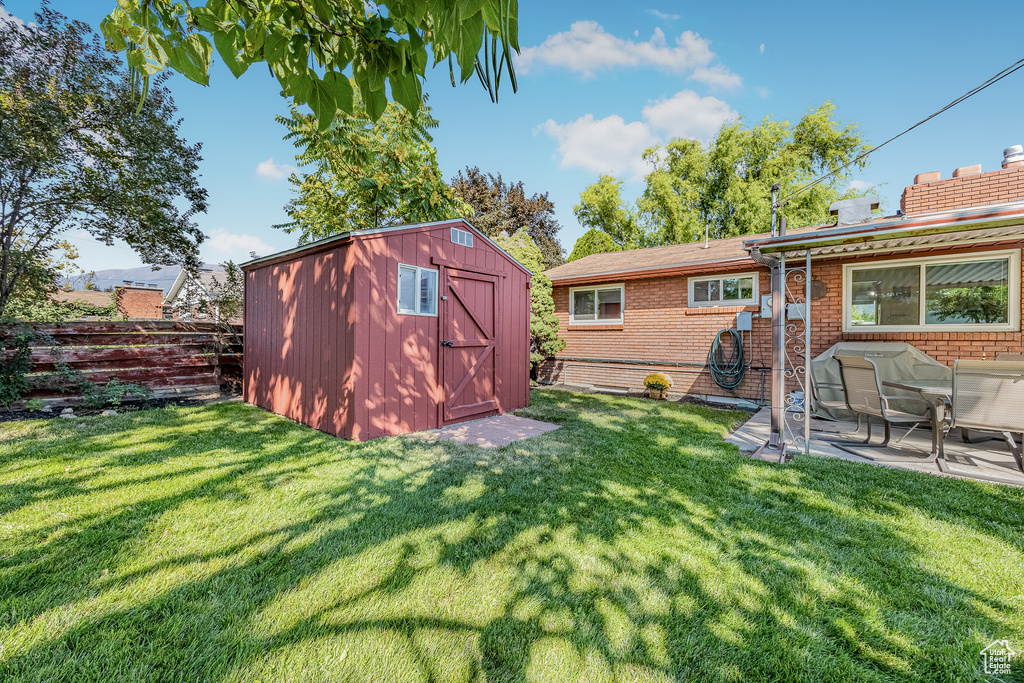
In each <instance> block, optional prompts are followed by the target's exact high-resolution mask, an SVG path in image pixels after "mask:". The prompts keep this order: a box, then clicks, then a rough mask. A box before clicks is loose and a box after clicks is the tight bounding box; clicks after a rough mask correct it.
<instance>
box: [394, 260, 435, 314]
mask: <svg viewBox="0 0 1024 683" xmlns="http://www.w3.org/2000/svg"><path fill="white" fill-rule="evenodd" d="M398 312H399V313H403V314H406V315H437V271H436V270H431V269H430V268H420V267H419V266H407V265H405V264H404V263H399V264H398Z"/></svg>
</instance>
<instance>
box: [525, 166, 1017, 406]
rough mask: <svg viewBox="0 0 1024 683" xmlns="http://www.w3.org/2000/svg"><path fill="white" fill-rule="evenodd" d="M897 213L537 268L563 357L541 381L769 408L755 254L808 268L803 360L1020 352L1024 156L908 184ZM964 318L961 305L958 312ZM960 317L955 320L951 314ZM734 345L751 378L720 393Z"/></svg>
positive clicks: (767, 346)
mask: <svg viewBox="0 0 1024 683" xmlns="http://www.w3.org/2000/svg"><path fill="white" fill-rule="evenodd" d="M900 205H901V211H900V212H899V213H898V214H897V215H896V216H890V217H886V218H879V219H870V220H867V221H865V222H860V223H856V224H851V225H839V226H814V227H810V228H802V229H798V230H790V231H788V232H787V233H786V234H785V235H780V236H776V237H772V236H770V235H768V234H762V235H748V236H744V237H735V238H729V239H723V240H713V241H711V242H710V243H709V244H708V245H707V247H705V245H704V243H703V242H699V243H690V244H679V245H671V246H664V247H653V248H649V249H639V250H633V251H624V252H614V253H608V254H594V255H591V256H588V257H586V258H583V259H580V260H577V261H573V262H571V263H566V264H564V265H561V266H558V267H556V268H553V269H551V270H549V271H547V275H548V276H549V277H550V278H551V281H552V284H553V285H554V300H555V310H556V313H557V315H558V317H559V320H560V326H559V334H560V335H561V336H562V337H563V338H564V339H565V340H566V347H565V349H564V350H563V351H562V352H561V353H559V354H558V355H557V357H555V358H553V359H549V360H548V361H545V362H544V363H543V364H542V366H541V367H540V368H539V378H540V379H541V380H542V381H545V380H546V381H551V382H555V383H564V384H570V385H582V386H587V387H593V388H597V389H602V390H611V391H641V390H643V378H644V377H645V376H646V375H647V374H648V373H650V372H661V373H666V374H669V375H670V376H671V377H672V379H673V381H674V386H673V388H672V393H673V394H676V395H679V394H683V393H686V394H695V395H698V396H725V397H739V398H745V399H752V400H761V401H765V400H766V399H767V398H768V397H769V396H770V392H771V364H772V357H771V319H770V316H768V315H766V316H765V317H761V313H762V299H763V297H765V296H766V295H768V294H769V293H770V275H769V273H770V271H769V269H768V268H766V267H764V266H762V265H759V264H758V263H757V262H755V260H754V259H753V258H751V253H752V252H753V253H755V254H757V253H758V252H765V253H774V254H775V255H776V256H777V255H778V254H780V253H786V254H787V258H799V259H801V261H802V260H803V259H804V258H805V255H807V254H810V258H811V305H810V311H811V312H810V320H811V354H812V356H816V355H818V354H820V353H822V352H823V351H825V350H827V349H828V348H829V347H830V346H832V345H833V344H834V343H836V342H839V341H903V342H908V343H910V344H913V345H914V346H916V347H917V348H919V349H921V350H922V351H924V352H925V353H927V354H929V355H930V356H932V357H933V358H935V359H936V360H939V361H941V362H943V363H945V364H947V365H952V363H953V361H954V360H955V359H958V358H992V357H994V356H995V355H996V354H1000V353H1022V352H1024V340H1022V336H1021V327H1020V325H1021V310H1022V296H1021V282H1022V278H1021V269H1022V266H1021V248H1022V247H1024V155H1021V154H1020V151H1019V148H1016V149H1015V148H1010V149H1008V150H1007V153H1006V155H1005V157H1004V161H1003V167H1002V168H1001V169H998V170H995V171H990V172H987V173H982V172H981V167H980V166H970V167H963V168H958V169H957V170H956V171H954V173H953V177H951V178H948V179H945V180H943V179H941V178H940V177H939V174H938V173H927V174H921V175H918V176H917V178H915V182H914V184H913V185H912V186H910V187H907V188H906V189H905V190H904V192H903V196H902V198H901V201H900ZM958 306H959V307H960V308H957V307H958ZM961 309H963V310H961ZM738 313H742V314H749V315H750V317H751V321H750V322H751V324H750V331H749V332H743V333H741V334H742V336H743V343H744V354H745V356H746V358H745V361H746V365H747V371H746V374H745V377H744V379H743V381H742V382H741V383H740V384H739V385H738V386H737V387H736V388H735V389H734V390H727V389H723V388H722V387H720V386H718V385H717V384H716V383H715V382H714V381H713V379H712V376H711V373H710V370H709V367H708V362H707V361H708V351H709V348H710V347H711V344H712V341H713V339H714V338H715V336H716V335H717V333H718V332H719V331H720V330H723V329H727V328H736V327H737V314H738Z"/></svg>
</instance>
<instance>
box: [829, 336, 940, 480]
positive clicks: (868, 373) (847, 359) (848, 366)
mask: <svg viewBox="0 0 1024 683" xmlns="http://www.w3.org/2000/svg"><path fill="white" fill-rule="evenodd" d="M835 359H836V361H838V363H839V376H840V378H841V379H842V381H843V391H845V392H846V404H847V406H848V407H849V409H850V410H852V411H853V412H855V413H862V414H863V415H864V416H865V418H866V419H867V422H868V436H867V439H865V440H864V441H855V442H852V443H853V444H855V445H857V446H860V447H861V448H864V447H870V448H884V447H886V446H888V445H889V439H890V438H891V436H892V425H893V424H910V425H919V424H929V425H931V424H932V413H933V411H934V408H933V407H932V405H931V404H930V403H928V402H927V401H925V400H924V399H918V398H911V397H907V396H886V395H885V394H884V393H882V382H881V380H880V379H879V377H878V366H877V365H875V362H874V361H873V360H871V359H870V358H864V357H861V356H835ZM893 400H899V401H900V402H902V403H912V404H915V405H920V406H921V407H922V409H923V411H924V412H923V413H910V412H906V411H902V410H896V409H895V408H893V407H892V406H891V405H890V404H889V402H890V401H893ZM872 417H880V418H882V421H883V422H884V424H885V438H884V439H883V440H882V442H881V443H878V444H872V443H870V442H871V418H872ZM943 436H945V432H944V430H943V429H941V428H939V429H933V430H932V451H931V454H930V455H929V456H928V457H927V458H920V457H918V456H892V457H878V456H869V455H865V454H863V453H859V452H857V451H856V450H854V449H852V448H848V447H846V446H843V445H840V444H838V443H836V446H837V447H838V448H840V449H842V450H844V451H846V452H847V453H852V454H853V455H856V456H859V457H862V458H867V459H868V460H874V461H876V462H886V461H889V462H902V461H906V460H908V459H912V460H913V461H914V462H934V461H935V459H936V458H937V457H939V456H941V455H942V437H943ZM833 443H835V442H833Z"/></svg>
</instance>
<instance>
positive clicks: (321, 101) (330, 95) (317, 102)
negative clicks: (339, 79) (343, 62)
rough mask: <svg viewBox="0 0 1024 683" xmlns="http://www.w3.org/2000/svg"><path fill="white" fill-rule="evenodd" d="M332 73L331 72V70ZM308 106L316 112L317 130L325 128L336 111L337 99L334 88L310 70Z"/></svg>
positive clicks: (328, 125) (332, 119)
mask: <svg viewBox="0 0 1024 683" xmlns="http://www.w3.org/2000/svg"><path fill="white" fill-rule="evenodd" d="M332 73H333V72H332ZM310 75H311V76H312V77H311V78H310V81H309V82H310V90H309V101H308V104H309V108H310V109H312V110H313V113H314V114H316V118H317V121H318V126H317V128H318V129H319V130H327V128H328V127H330V125H331V122H332V121H334V115H335V113H336V112H337V111H338V101H337V99H336V98H335V95H334V88H333V87H332V86H331V85H329V84H327V83H324V82H323V81H321V80H320V79H319V78H317V75H316V74H315V73H313V72H310Z"/></svg>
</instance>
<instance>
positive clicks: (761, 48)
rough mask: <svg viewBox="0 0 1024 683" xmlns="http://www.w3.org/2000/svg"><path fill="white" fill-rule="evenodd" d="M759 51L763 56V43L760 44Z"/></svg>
mask: <svg viewBox="0 0 1024 683" xmlns="http://www.w3.org/2000/svg"><path fill="white" fill-rule="evenodd" d="M760 50H761V54H764V43H761V47H760Z"/></svg>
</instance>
